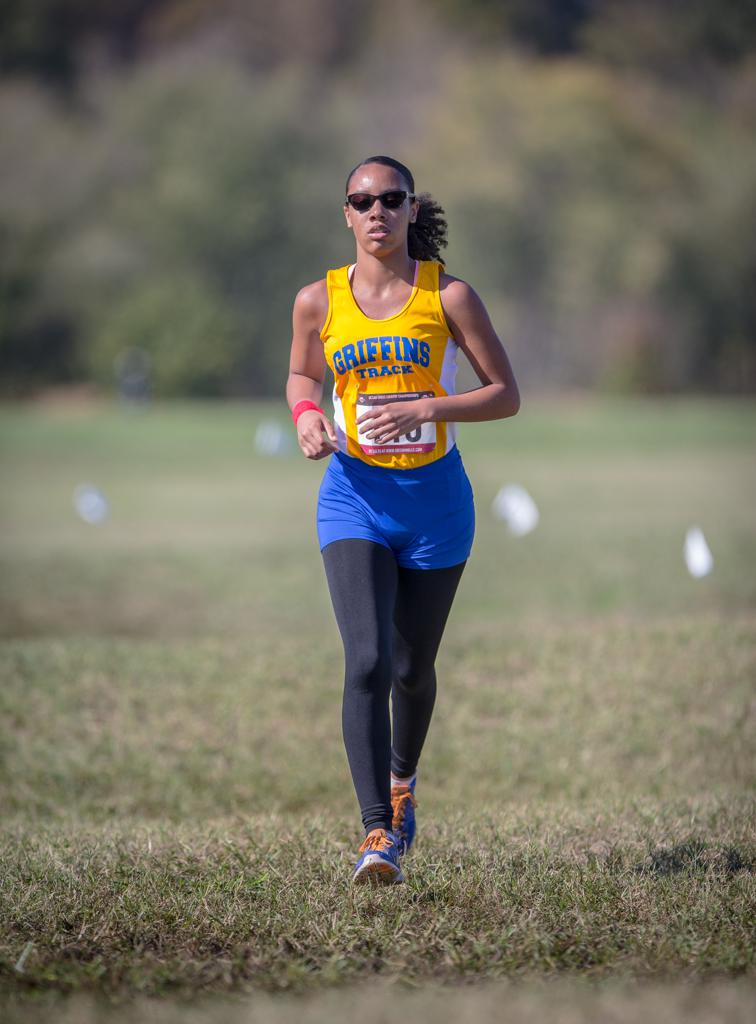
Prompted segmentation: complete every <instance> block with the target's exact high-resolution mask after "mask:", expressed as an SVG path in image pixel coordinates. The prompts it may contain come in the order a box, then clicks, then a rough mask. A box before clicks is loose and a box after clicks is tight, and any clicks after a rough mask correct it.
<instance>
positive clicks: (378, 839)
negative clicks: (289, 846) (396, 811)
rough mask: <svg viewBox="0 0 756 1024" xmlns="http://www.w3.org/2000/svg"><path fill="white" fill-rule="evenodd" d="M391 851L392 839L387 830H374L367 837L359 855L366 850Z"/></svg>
mask: <svg viewBox="0 0 756 1024" xmlns="http://www.w3.org/2000/svg"><path fill="white" fill-rule="evenodd" d="M389 849H391V837H390V836H389V834H388V832H387V831H386V829H385V828H373V829H371V830H370V831H369V832H368V834H367V835H366V836H365V839H364V841H363V843H362V846H361V847H360V849H359V851H358V852H359V853H364V852H365V850H389Z"/></svg>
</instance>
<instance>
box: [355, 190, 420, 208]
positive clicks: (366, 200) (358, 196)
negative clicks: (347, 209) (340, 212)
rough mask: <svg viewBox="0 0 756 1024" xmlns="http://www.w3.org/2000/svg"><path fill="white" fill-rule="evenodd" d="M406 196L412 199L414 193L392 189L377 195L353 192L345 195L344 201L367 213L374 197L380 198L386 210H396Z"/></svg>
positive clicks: (374, 199)
mask: <svg viewBox="0 0 756 1024" xmlns="http://www.w3.org/2000/svg"><path fill="white" fill-rule="evenodd" d="M408 196H409V198H410V199H414V198H415V193H414V192H400V191H398V190H394V191H392V192H381V194H380V195H379V196H373V195H371V194H370V193H369V192H353V193H352V194H351V196H347V197H346V201H347V203H348V204H349V206H352V207H354V209H355V210H356V211H357V213H367V211H368V210H369V209H370V208H371V206H372V205H373V203H374V202H375V201H376V199H380V201H381V205H382V206H384V207H385V208H386V209H387V210H398V209H399V207H400V206H401V205H402V203H403V202H404V200H405V199H406V198H407V197H408Z"/></svg>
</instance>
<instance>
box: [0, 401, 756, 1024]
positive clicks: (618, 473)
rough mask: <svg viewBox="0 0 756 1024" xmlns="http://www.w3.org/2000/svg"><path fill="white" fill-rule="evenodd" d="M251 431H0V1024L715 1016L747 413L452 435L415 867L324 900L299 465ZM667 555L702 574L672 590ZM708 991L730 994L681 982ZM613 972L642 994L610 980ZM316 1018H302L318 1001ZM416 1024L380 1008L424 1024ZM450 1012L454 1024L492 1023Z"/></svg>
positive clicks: (76, 421) (313, 552)
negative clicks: (458, 466) (452, 555)
mask: <svg viewBox="0 0 756 1024" xmlns="http://www.w3.org/2000/svg"><path fill="white" fill-rule="evenodd" d="M275 422H278V423H280V425H281V426H282V427H283V429H284V431H288V432H289V434H291V433H292V432H293V429H292V428H291V426H290V420H288V419H287V412H286V410H285V408H284V407H282V405H281V404H280V403H279V404H274V403H235V404H234V403H227V404H224V405H218V404H216V403H207V402H204V403H202V402H195V403H190V402H184V403H181V404H175V403H174V404H154V405H152V406H148V407H142V408H140V409H139V410H134V409H130V408H128V407H124V406H122V405H116V404H113V403H106V402H99V403H94V404H91V403H89V404H87V403H82V402H81V401H78V402H77V403H75V404H73V405H71V404H70V403H68V404H66V403H63V404H61V403H60V402H57V403H51V402H49V401H48V402H45V403H26V404H22V405H9V404H6V406H5V407H4V408H3V409H2V412H1V413H0V425H1V426H2V437H3V452H2V462H3V479H4V488H3V492H2V501H1V505H0V508H1V510H2V511H1V514H2V543H1V545H0V559H1V565H2V571H1V578H2V585H1V593H2V622H3V634H4V635H3V639H2V643H1V644H0V678H1V681H2V682H1V685H0V710H1V712H2V719H3V722H4V723H5V728H4V729H3V765H4V767H3V771H2V776H1V777H0V800H1V801H2V805H3V808H4V815H3V830H2V837H1V841H2V849H1V850H0V859H2V862H3V864H4V869H5V870H4V883H3V886H2V887H0V900H1V901H2V910H3V913H2V918H3V920H4V922H5V924H4V932H3V935H2V938H0V966H1V967H2V979H3V988H4V989H5V990H6V995H7V997H8V1000H9V1001H8V1002H7V1003H6V1010H7V1011H8V1012H12V1013H13V1014H14V1015H15V1016H13V1017H12V1018H11V1019H18V1020H26V1019H30V1018H29V1014H33V1015H34V1019H35V1020H39V1019H48V1018H49V1019H53V1018H55V1019H58V1016H59V1014H60V1013H61V1012H64V1011H65V1012H70V1013H76V1014H78V1013H81V1014H83V1015H84V1017H83V1018H82V1019H87V1017H86V1014H89V1015H90V1016H91V1017H92V1019H99V1016H100V1015H104V1016H107V1015H108V1014H109V1012H110V1011H107V1010H106V1009H103V1008H102V1007H100V1008H99V1009H98V1006H99V1003H98V1002H97V999H99V998H100V997H102V998H108V999H120V1000H123V999H126V1000H131V999H133V998H136V997H137V996H138V995H139V994H143V995H145V996H150V997H157V996H160V997H162V998H163V999H164V1000H165V1001H164V1002H163V1003H160V1004H154V1005H153V1004H149V1005H141V1007H140V1006H139V1005H138V1004H136V1003H135V1004H134V1006H133V1007H132V1009H131V1010H127V1009H125V1008H124V1010H123V1011H122V1012H123V1013H125V1014H126V1018H127V1019H133V1020H137V1019H146V1017H145V1016H144V1015H145V1014H146V1015H147V1016H149V1015H150V1014H153V1015H158V1017H159V1016H160V1015H164V1016H165V1018H166V1019H172V1017H171V1015H175V1014H177V1013H179V1012H181V1011H180V1005H181V1004H180V1002H179V1003H177V1002H176V1001H175V1000H177V999H178V1000H181V999H183V998H186V997H187V996H188V995H189V994H191V993H194V994H206V995H210V994H211V993H217V994H219V993H221V992H227V993H230V992H236V993H238V994H243V993H246V994H247V995H249V996H251V995H253V994H254V993H259V992H261V991H266V992H277V993H281V992H287V991H291V992H293V993H299V994H300V995H304V994H306V993H309V994H310V995H311V997H312V998H313V999H315V1000H316V1001H315V1002H313V1003H312V1004H311V1012H312V1013H314V1014H320V1015H321V1019H325V1017H326V1016H329V1017H330V1016H331V1015H332V1014H333V1013H334V1012H335V1013H336V1014H337V1019H344V1020H346V1019H347V1018H348V1017H349V1014H350V1012H351V1011H350V1009H349V1007H350V1006H351V1005H352V1002H350V1000H353V999H359V998H361V996H360V995H359V990H358V989H356V990H354V992H353V994H349V993H350V992H352V989H351V988H350V986H351V985H359V984H361V983H365V982H367V981H370V980H371V979H372V980H376V979H378V980H381V981H382V982H383V983H384V985H385V986H386V987H385V988H380V987H379V988H378V989H370V990H364V992H365V994H366V993H367V991H370V992H372V993H373V996H372V998H374V999H375V1000H377V1002H376V1003H375V1007H374V1009H375V1012H376V1013H378V1012H379V1009H378V1008H379V1007H384V1006H385V1007H388V1006H389V1005H390V1004H391V1001H392V999H393V998H395V996H392V993H393V992H394V991H395V986H396V985H397V984H399V985H405V984H407V985H410V986H415V987H418V986H419V987H420V988H422V987H423V986H424V984H425V983H426V982H427V983H434V982H440V983H444V984H452V985H454V984H466V985H469V984H470V983H472V982H473V981H475V980H477V981H483V980H488V981H491V982H494V981H499V982H500V983H504V982H505V981H507V979H508V980H509V981H510V982H515V983H517V986H518V987H517V988H516V989H515V990H509V989H508V990H506V991H507V992H509V997H511V999H512V1000H514V1002H512V1006H513V1007H515V1006H520V1003H519V1002H518V1000H521V999H525V1000H534V1004H533V1006H534V1008H533V1010H532V1012H534V1013H536V1012H540V1013H541V1014H543V1015H545V1017H544V1018H543V1019H557V1016H555V1015H556V1014H557V1009H556V1006H555V1000H557V996H556V995H555V994H554V992H553V991H552V990H551V989H548V988H541V987H539V986H540V984H541V982H545V981H546V980H547V979H549V978H557V977H564V978H565V979H571V981H572V982H573V983H574V985H577V988H569V987H567V988H564V987H563V988H562V989H560V990H559V991H561V992H562V997H563V999H564V1000H566V1003H565V1005H567V1006H569V1007H570V1008H571V1009H570V1012H571V1013H574V1014H577V1015H578V1016H577V1017H576V1018H575V1019H591V1014H600V1013H602V1012H604V1011H603V1010H602V1009H601V1007H604V1006H605V1005H606V1001H607V1000H608V1001H609V1004H610V1005H611V1007H612V1012H615V1013H617V1014H621V1013H625V1014H632V1013H633V1012H636V1011H637V1006H638V1005H645V1004H644V1003H643V1002H642V1001H643V1000H652V999H656V998H658V999H659V1000H660V1004H659V1005H663V1006H665V1007H666V1008H667V1009H666V1011H665V1012H666V1014H667V1015H668V1016H669V1019H672V1020H680V1021H682V1020H687V1019H688V1017H689V1013H690V1012H692V1010H691V1009H690V1007H691V1005H692V1004H693V1003H696V1005H699V1001H700V1000H703V1001H704V1002H703V1003H701V1004H700V1005H706V1006H709V1005H710V1006H711V1007H712V1012H717V1013H721V1014H726V1013H729V1014H734V1013H741V1014H744V1015H746V1016H747V1014H748V1013H749V1012H750V1010H751V1009H752V1007H753V1001H754V989H753V943H752V941H751V939H752V929H751V926H752V921H753V905H754V896H755V895H756V892H755V891H754V877H755V874H756V844H754V834H755V833H756V817H755V815H754V810H755V807H754V800H753V787H754V781H756V780H755V779H754V759H753V751H754V732H755V730H754V722H755V720H756V719H755V715H756V704H755V703H754V678H756V644H754V625H755V621H756V615H755V614H754V605H755V603H756V594H755V593H754V582H753V580H754V576H753V573H752V572H751V571H750V566H752V564H753V554H754V545H755V544H756V526H754V521H753V517H752V515H751V514H750V510H751V509H752V507H753V503H754V489H755V488H756V479H754V473H753V460H752V448H753V440H754V434H756V414H754V410H753V408H752V406H751V405H750V404H748V403H746V402H744V401H742V400H735V399H719V400H714V399H707V400H705V401H702V400H698V399H694V398H681V399H670V398H666V399H664V400H663V401H660V400H658V399H653V398H625V399H602V400H596V399H590V398H589V397H586V396H579V397H576V396H572V397H570V396H561V397H557V396H555V397H553V398H551V399H546V398H543V399H533V400H531V401H530V402H528V401H527V399H526V400H525V401H524V404H523V408H522V409H521V411H520V413H519V414H518V416H517V417H515V418H514V419H512V420H509V421H500V422H495V423H487V424H467V425H461V431H460V447H461V450H462V453H463V458H464V460H465V464H466V466H467V469H468V473H469V475H470V478H471V481H472V483H473V487H474V491H475V496H476V512H477V517H478V532H477V536H476V542H475V547H474V549H473V554H472V556H471V559H470V562H469V565H468V567H467V569H466V572H465V575H464V577H463V579H462V583H461V585H460V590H459V593H458V596H457V600H456V603H455V607H454V609H453V613H452V615H451V618H450V621H449V624H448V627H447V633H446V636H445V639H444V643H443V645H442V649H441V652H440V655H439V660H438V665H437V668H438V674H439V696H438V700H437V705H436V711H435V714H434V720H433V723H432V727H431V733H430V736H429V740H428V743H427V745H426V751H425V752H424V755H423V764H422V794H421V803H420V806H419V812H418V813H421V815H422V816H421V819H420V820H421V823H422V829H423V832H422V844H419V845H418V850H417V852H415V853H413V856H412V863H411V864H408V865H407V868H406V870H407V873H408V882H407V883H406V885H405V886H399V887H396V888H397V890H399V889H401V890H402V893H399V892H398V891H397V892H395V893H393V892H392V893H390V894H389V893H382V894H377V895H375V896H371V895H370V894H363V897H362V898H357V899H353V898H351V897H350V894H349V890H348V876H349V869H350V865H351V863H352V860H353V857H354V850H355V848H356V844H357V842H358V840H359V838H360V835H361V833H360V829H359V814H358V808H357V805H356V800H355V797H354V793H353V790H352V787H351V782H350V779H349V774H348V766H347V763H346V755H345V753H344V750H343V744H342V739H341V730H340V703H341V688H342V678H343V662H342V654H341V645H340V640H339V637H338V633H337V630H336V626H335V622H334V620H333V614H332V610H331V607H330V601H329V597H328V592H327V588H326V585H325V579H324V574H323V571H322V565H321V561H320V555H319V552H318V549H317V542H316V536H315V531H314V510H315V500H316V494H317V488H318V485H319V481H320V478H321V475H322V472H323V470H324V468H325V464H324V463H311V462H308V461H307V460H305V459H304V458H303V457H302V456H301V455H300V454H299V453H298V452H296V451H295V450H293V449H292V450H290V451H289V453H288V454H286V453H284V454H280V455H269V456H265V455H262V454H261V453H260V452H259V451H258V450H257V447H256V438H257V437H258V436H259V435H258V429H259V427H260V425H261V424H262V423H267V424H270V423H275ZM511 481H516V482H518V483H520V484H522V485H524V486H525V487H527V489H528V491H529V492H530V493H531V494H532V496H533V497H534V499H535V501H536V502H537V504H538V507H539V510H540V513H541V520H540V522H539V524H538V526H537V528H536V529H535V530H534V531H533V532H532V533H530V534H528V535H526V536H524V537H514V536H512V535H511V534H509V533H508V531H507V528H506V526H505V524H504V523H503V522H501V521H498V520H495V519H494V518H493V516H492V513H491V507H490V506H491V501H492V499H493V497H494V495H495V493H496V491H497V490H498V488H499V487H500V486H501V485H502V484H503V483H506V482H511ZM82 482H89V483H91V484H94V485H95V486H97V487H99V488H100V489H101V490H102V493H103V494H104V496H105V498H106V499H107V501H108V503H109V515H108V516H107V517H106V518H105V519H104V520H103V521H102V522H101V523H99V524H97V525H93V524H88V523H86V522H84V521H82V520H81V519H80V518H79V517H78V516H77V514H76V510H75V508H74V503H73V492H74V488H75V487H76V486H77V485H78V484H81V483H82ZM694 523H695V524H696V525H698V526H700V527H701V528H702V529H703V531H704V533H705V536H706V537H707V540H708V541H709V544H710V546H711V549H712V552H713V555H714V568H713V571H712V572H711V573H710V574H709V575H708V576H706V577H704V578H702V579H694V578H693V577H692V576H691V575H690V574H689V573H688V571H687V569H686V567H685V562H684V559H683V540H684V535H685V531H686V530H687V528H688V527H689V526H690V525H693V524H694ZM749 922H750V923H749ZM30 942H31V943H32V946H31V947H30V952H29V953H28V956H26V959H25V960H24V962H23V964H22V970H16V968H15V966H14V965H16V964H17V963H18V961H19V958H21V956H22V954H23V951H24V949H25V948H26V947H27V944H28V943H30ZM728 977H729V978H732V979H736V978H740V979H741V982H742V984H740V985H735V986H734V987H732V988H729V989H728V988H726V987H721V986H719V987H717V986H716V985H713V987H711V986H712V984H713V983H714V982H715V981H716V979H717V978H719V979H724V978H728ZM581 978H582V979H584V980H585V981H586V983H587V982H588V981H590V982H591V983H592V984H591V986H590V987H581V986H580V979H581ZM644 978H645V979H649V978H655V979H657V981H658V982H659V984H660V985H661V988H658V989H654V988H653V987H652V988H651V989H648V990H647V991H646V990H645V989H644V990H643V994H641V995H640V996H638V995H635V996H633V995H632V994H628V993H627V992H625V993H624V994H623V992H622V991H621V990H620V989H619V988H618V987H617V986H616V985H614V986H612V984H611V982H612V979H614V980H615V981H619V980H620V979H625V980H626V981H627V982H628V984H629V983H630V982H631V981H633V980H634V981H635V982H636V983H637V984H640V983H641V981H642V979H644ZM606 985H609V988H606ZM665 985H666V987H664V986H665ZM334 986H335V987H344V986H346V988H345V992H344V998H343V1000H342V1001H341V1002H340V1003H338V1006H337V1007H336V1009H335V1010H334V1008H333V1006H332V1000H331V999H330V998H327V997H326V994H325V993H323V994H322V999H323V1000H325V1001H323V1002H318V1001H317V1000H318V999H320V998H321V996H320V995H318V992H319V991H320V990H322V989H328V988H332V987H334ZM522 986H524V987H522ZM595 986H597V987H595ZM701 986H703V987H701ZM707 986H708V987H707ZM347 989H348V990H349V991H347ZM503 991H504V990H502V991H501V992H499V996H500V997H501V998H504V995H503V994H502V992H503ZM630 991H631V993H632V990H630ZM654 992H657V995H656V996H654V995H653V993H654ZM696 992H698V995H694V993H696ZM56 993H57V994H62V993H73V994H77V993H78V994H86V993H89V994H90V996H91V997H92V998H94V999H95V1003H94V1004H92V1003H91V1002H87V1001H86V1000H85V1001H84V1002H81V1001H74V1002H73V1003H71V1004H70V1005H69V1004H68V1003H60V1002H59V1001H58V999H57V997H56ZM528 993H529V995H528ZM601 993H603V995H602V994H601ZM426 995H427V998H425V999H424V998H423V997H422V996H421V994H420V992H418V994H417V999H416V1000H415V1002H414V1003H413V1005H415V1006H416V1009H417V1013H418V1014H419V1015H420V1017H419V1019H423V1020H431V1019H435V1018H434V1014H436V1009H435V1007H436V1002H435V999H436V997H435V996H434V995H433V990H432V987H431V988H429V989H428V990H427V993H426ZM316 997H317V998H316ZM509 997H508V998H509ZM458 998H459V999H460V1000H461V1001H462V1003H464V1005H466V1006H467V1008H468V1009H467V1011H466V1012H469V1013H470V1014H474V1013H476V1012H479V1013H480V1014H483V1015H484V1014H485V1013H486V1012H490V1010H487V1009H486V1007H487V1006H488V1003H487V1002H486V1000H487V999H489V998H491V999H493V998H497V996H496V995H495V994H494V995H491V996H489V995H487V994H486V991H485V990H484V991H481V992H477V993H476V992H475V991H474V990H473V989H472V988H470V989H469V991H468V993H467V996H466V997H464V998H463V996H462V994H460V995H459V997H458ZM465 999H466V1000H467V1001H466V1002H465ZM638 999H641V1003H639V1002H638ZM384 1000H385V1002H384ZM455 1005H456V1004H455ZM286 1006H288V1004H281V1006H280V1008H279V1009H275V1008H274V1007H273V1006H272V1004H269V1003H267V1002H264V1001H260V1000H258V1001H257V1002H255V1003H254V1004H249V1005H247V1004H244V1006H240V1007H239V1008H238V1010H237V1011H234V1012H238V1013H239V1014H240V1019H242V1018H243V1017H244V1016H245V1015H247V1014H251V1013H253V1012H255V1013H258V1014H259V1015H260V1017H259V1019H263V1020H268V1019H271V1020H278V1019H279V1016H280V1015H282V1014H285V1013H287V1012H295V1011H294V1010H293V1009H291V1008H290V1010H287V1009H286ZM254 1007H256V1009H253V1008H254ZM633 1007H635V1008H636V1011H634V1010H633ZM728 1008H729V1009H728ZM196 1012H197V1013H201V1015H202V1016H203V1017H205V1018H206V1019H212V1018H213V1015H214V1014H217V1013H220V1012H231V1011H230V1010H228V1011H221V1009H220V1005H219V1004H217V1005H216V1004H211V1003H208V1004H205V1006H204V1009H203V1010H202V1011H200V1009H199V1008H196ZM512 1012H513V1013H514V1010H512ZM518 1012H522V1013H524V1012H526V1011H525V1010H524V1009H522V1008H521V1010H520V1011H518ZM276 1014H278V1015H279V1016H276ZM338 1014H341V1017H339V1016H338ZM40 1015H42V1016H40ZM423 1015H424V1016H423ZM254 1019H258V1017H254ZM281 1019H283V1018H281ZM512 1019H515V1018H514V1017H513V1018H512ZM518 1019H519V1018H518ZM559 1019H561V1018H559ZM628 1019H637V1017H636V1018H631V1017H628ZM722 1019H738V1018H736V1017H732V1016H729V1017H725V1016H723V1017H722ZM744 1019H745V1017H744Z"/></svg>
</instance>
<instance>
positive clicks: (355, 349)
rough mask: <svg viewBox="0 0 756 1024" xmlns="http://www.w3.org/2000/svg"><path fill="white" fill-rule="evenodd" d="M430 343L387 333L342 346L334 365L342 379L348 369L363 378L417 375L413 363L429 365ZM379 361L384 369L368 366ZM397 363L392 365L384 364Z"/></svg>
mask: <svg viewBox="0 0 756 1024" xmlns="http://www.w3.org/2000/svg"><path fill="white" fill-rule="evenodd" d="M430 353H431V349H430V342H427V341H419V340H418V339H417V338H405V337H401V336H400V335H398V334H385V335H383V336H381V337H378V338H361V339H360V340H359V341H355V342H354V343H352V342H350V343H349V344H346V345H342V346H341V348H338V349H336V351H335V352H334V353H333V365H334V368H335V370H336V373H338V374H339V376H341V375H342V374H344V373H347V372H348V371H349V370H354V371H355V373H356V374H357V375H358V376H360V377H362V378H365V377H386V376H389V375H391V374H400V373H414V370H413V367H412V364H413V363H416V364H417V365H418V366H428V365H429V363H430ZM378 360H380V361H381V362H383V363H384V365H383V366H366V367H363V366H362V364H363V363H374V362H376V361H378ZM390 360H396V363H394V364H392V365H389V366H387V365H385V364H386V363H387V362H389V361H390Z"/></svg>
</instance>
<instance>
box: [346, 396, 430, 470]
mask: <svg viewBox="0 0 756 1024" xmlns="http://www.w3.org/2000/svg"><path fill="white" fill-rule="evenodd" d="M433 397H434V394H433V392H432V391H402V392H400V393H398V394H393V395H387V394H380V395H369V394H362V395H360V396H359V397H358V398H357V419H359V418H360V416H361V415H362V413H363V412H365V410H366V409H372V408H374V407H375V406H376V405H387V404H388V403H389V402H410V401H414V400H415V399H417V398H433ZM370 429H371V424H370V422H366V423H358V424H357V442H358V444H359V446H360V448H362V450H363V452H365V454H366V455H393V454H395V453H396V454H398V453H399V452H413V453H416V452H432V451H433V449H434V448H435V447H436V424H435V423H421V424H420V425H419V426H417V427H415V428H414V430H410V431H409V432H408V433H406V434H400V435H399V437H397V438H396V439H395V440H393V441H383V442H381V443H380V444H379V443H378V439H377V438H375V437H367V436H366V434H367V433H368V431H369V430H370Z"/></svg>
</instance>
